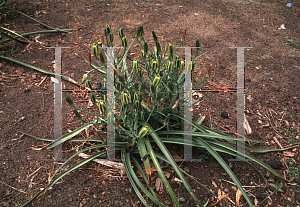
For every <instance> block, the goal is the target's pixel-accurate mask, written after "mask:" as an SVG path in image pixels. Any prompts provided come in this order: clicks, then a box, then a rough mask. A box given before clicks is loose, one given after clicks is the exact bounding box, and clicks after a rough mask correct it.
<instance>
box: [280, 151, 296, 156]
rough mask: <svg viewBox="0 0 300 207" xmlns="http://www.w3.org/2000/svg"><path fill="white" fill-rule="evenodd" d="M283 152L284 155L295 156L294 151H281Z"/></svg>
mask: <svg viewBox="0 0 300 207" xmlns="http://www.w3.org/2000/svg"><path fill="white" fill-rule="evenodd" d="M283 154H284V156H287V157H294V156H295V153H294V152H288V151H285V152H283Z"/></svg>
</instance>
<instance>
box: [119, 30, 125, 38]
mask: <svg viewBox="0 0 300 207" xmlns="http://www.w3.org/2000/svg"><path fill="white" fill-rule="evenodd" d="M119 36H120V38H121V39H122V38H123V37H124V31H123V28H120V29H119Z"/></svg>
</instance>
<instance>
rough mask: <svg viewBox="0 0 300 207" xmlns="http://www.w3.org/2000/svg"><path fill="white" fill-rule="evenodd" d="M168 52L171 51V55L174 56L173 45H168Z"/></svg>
mask: <svg viewBox="0 0 300 207" xmlns="http://www.w3.org/2000/svg"><path fill="white" fill-rule="evenodd" d="M168 51H169V54H172V55H173V52H174V49H173V45H172V44H169V45H168Z"/></svg>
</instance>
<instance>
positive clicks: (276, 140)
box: [273, 136, 283, 149]
mask: <svg viewBox="0 0 300 207" xmlns="http://www.w3.org/2000/svg"><path fill="white" fill-rule="evenodd" d="M273 139H274V140H275V142H276V144H278V145H279V147H280V148H281V149H283V147H282V145H281V144H280V142H279V141H278V139H277V137H275V136H274V137H273Z"/></svg>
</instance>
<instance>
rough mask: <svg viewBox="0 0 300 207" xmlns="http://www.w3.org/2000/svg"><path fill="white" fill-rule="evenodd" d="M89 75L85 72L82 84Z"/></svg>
mask: <svg viewBox="0 0 300 207" xmlns="http://www.w3.org/2000/svg"><path fill="white" fill-rule="evenodd" d="M87 77H88V75H87V74H84V75H83V77H82V81H81V84H83V83H85V81H86V79H87Z"/></svg>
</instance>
